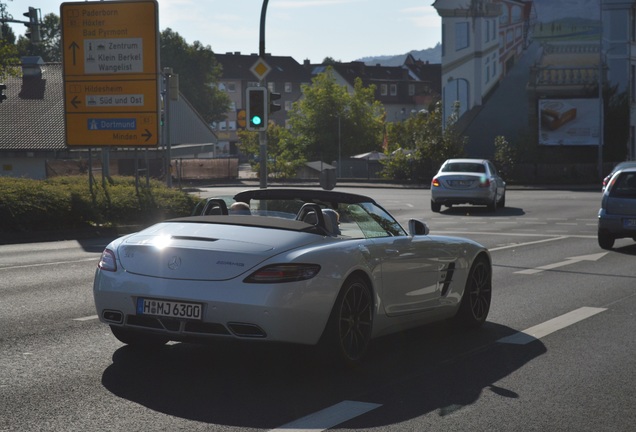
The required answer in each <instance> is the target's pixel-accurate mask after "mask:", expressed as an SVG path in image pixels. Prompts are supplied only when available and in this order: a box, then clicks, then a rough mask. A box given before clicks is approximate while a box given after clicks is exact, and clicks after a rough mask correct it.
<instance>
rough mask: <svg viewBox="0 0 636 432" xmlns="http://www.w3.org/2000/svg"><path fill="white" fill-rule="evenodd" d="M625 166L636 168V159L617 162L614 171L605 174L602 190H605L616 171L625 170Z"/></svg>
mask: <svg viewBox="0 0 636 432" xmlns="http://www.w3.org/2000/svg"><path fill="white" fill-rule="evenodd" d="M625 168H636V161H624V162H620V163H618V164H616V166H615V167H614V168H612V172H611V173H609V174H608V175H606V176H605V178H604V179H603V185H602V187H601V191H604V190H605V188H606V187H607V184H608V183H609V181H610V179H611V178H612V176H613V175H614V174H615V173H616V171H620V170H624V169H625Z"/></svg>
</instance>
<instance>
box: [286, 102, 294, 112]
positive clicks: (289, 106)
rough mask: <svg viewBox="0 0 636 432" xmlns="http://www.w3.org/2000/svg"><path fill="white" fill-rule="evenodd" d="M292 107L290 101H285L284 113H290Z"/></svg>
mask: <svg viewBox="0 0 636 432" xmlns="http://www.w3.org/2000/svg"><path fill="white" fill-rule="evenodd" d="M292 105H293V104H292V101H285V111H291V109H292Z"/></svg>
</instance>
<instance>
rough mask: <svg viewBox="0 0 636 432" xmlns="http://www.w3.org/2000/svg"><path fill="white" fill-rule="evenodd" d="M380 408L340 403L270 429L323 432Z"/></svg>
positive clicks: (353, 402) (372, 405)
mask: <svg viewBox="0 0 636 432" xmlns="http://www.w3.org/2000/svg"><path fill="white" fill-rule="evenodd" d="M380 406H382V405H380V404H374V403H368V402H356V401H342V402H340V403H338V404H336V405H333V406H330V407H329V408H325V409H324V410H321V411H318V412H315V413H313V414H309V415H308V416H305V417H303V418H300V419H298V420H294V421H293V422H291V423H287V424H286V425H283V426H281V427H279V428H276V429H272V432H308V431H311V432H318V431H325V430H327V429H329V428H332V427H334V426H336V425H339V424H340V423H344V422H346V421H347V420H351V419H352V418H355V417H358V416H360V415H362V414H365V413H367V412H369V411H372V410H374V409H376V408H378V407H380Z"/></svg>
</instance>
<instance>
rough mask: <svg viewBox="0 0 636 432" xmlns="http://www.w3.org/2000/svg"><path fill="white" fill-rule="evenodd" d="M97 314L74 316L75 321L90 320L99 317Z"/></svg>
mask: <svg viewBox="0 0 636 432" xmlns="http://www.w3.org/2000/svg"><path fill="white" fill-rule="evenodd" d="M97 318H98V317H97V315H91V316H85V317H81V318H73V321H90V320H94V319H97Z"/></svg>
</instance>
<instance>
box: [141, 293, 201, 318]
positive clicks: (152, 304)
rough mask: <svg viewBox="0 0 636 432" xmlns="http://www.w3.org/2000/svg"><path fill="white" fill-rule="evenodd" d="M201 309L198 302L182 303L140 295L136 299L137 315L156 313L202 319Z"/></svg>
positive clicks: (172, 316)
mask: <svg viewBox="0 0 636 432" xmlns="http://www.w3.org/2000/svg"><path fill="white" fill-rule="evenodd" d="M202 309H203V308H202V306H201V304H199V303H183V302H176V301H170V300H158V299H148V298H141V297H140V298H138V299H137V315H157V316H162V317H171V318H187V319H194V320H200V319H202Z"/></svg>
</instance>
